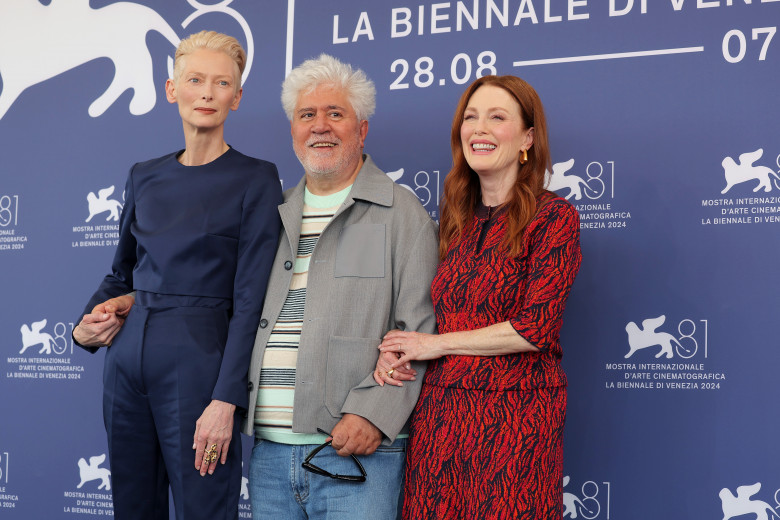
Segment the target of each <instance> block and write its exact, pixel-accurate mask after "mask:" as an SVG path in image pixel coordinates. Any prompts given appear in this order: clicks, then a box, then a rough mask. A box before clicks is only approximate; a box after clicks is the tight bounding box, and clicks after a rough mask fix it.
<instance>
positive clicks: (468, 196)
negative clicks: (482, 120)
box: [439, 76, 550, 260]
mask: <svg viewBox="0 0 780 520" xmlns="http://www.w3.org/2000/svg"><path fill="white" fill-rule="evenodd" d="M483 85H491V86H495V87H499V88H502V89H504V90H506V91H507V92H508V93H509V94H510V95H511V96H512V97H513V98H514V99H515V101H517V103H518V104H519V105H520V112H521V115H522V121H523V125H524V126H525V128H533V129H534V141H533V145H531V148H529V149H528V161H526V163H525V164H522V165H520V168H519V171H518V175H517V181H516V182H515V184H514V186H513V187H512V191H511V192H510V194H509V199H508V200H507V201H506V202H505V203H504V205H506V206H507V224H506V225H507V232H506V235H505V236H504V240H503V242H502V247H504V248H505V250H506V252H507V254H508V255H509V256H517V255H519V254H520V252H521V249H522V243H523V232H524V231H525V228H526V227H527V226H528V224H529V223H530V222H531V220H532V219H533V218H534V216H536V213H537V211H538V208H537V202H536V201H537V198H538V197H539V195H541V194H542V193H543V192H544V191H545V189H544V176H545V171H546V170H547V169H549V168H550V149H549V146H548V141H547V122H546V121H545V118H544V108H543V107H542V101H541V100H540V99H539V95H538V94H537V93H536V91H535V90H534V88H533V87H532V86H531V85H529V84H528V83H526V82H525V81H523V80H522V79H520V78H518V77H516V76H483V77H481V78H479V79H478V80H476V81H475V82H474V83H472V84H471V85H470V86H469V88H467V89H466V91H465V92H464V93H463V95H462V96H461V97H460V101H458V107H457V108H456V110H455V116H454V117H453V119H452V133H451V137H450V141H451V145H452V162H453V166H452V170H450V172H449V173H448V174H447V177H446V179H445V180H444V195H443V196H442V200H441V202H440V204H439V206H440V208H441V219H440V221H439V258H440V259H441V260H443V259H444V256H445V255H446V254H447V250H448V249H449V246H450V244H451V243H452V242H453V241H454V242H455V243H457V242H459V241H460V239H461V237H462V236H463V232H464V230H465V228H466V226H467V225H469V224H470V223H471V221H472V218H473V216H474V210H475V209H476V207H477V203H478V202H479V201H481V197H482V193H481V190H480V186H479V177H478V176H477V174H476V172H475V171H474V170H472V169H471V167H470V166H469V165H468V163H467V162H466V157H465V155H464V154H463V145H462V142H461V138H460V126H461V124H462V123H463V114H464V113H465V111H466V106H467V105H468V102H469V100H470V99H471V96H472V95H473V94H474V92H476V90H477V89H478V88H479V87H481V86H483ZM519 160H520V157H518V164H519Z"/></svg>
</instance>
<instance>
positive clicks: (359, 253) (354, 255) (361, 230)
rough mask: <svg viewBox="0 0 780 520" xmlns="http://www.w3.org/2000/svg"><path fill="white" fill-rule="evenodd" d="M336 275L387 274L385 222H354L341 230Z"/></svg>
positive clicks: (367, 275) (381, 276)
mask: <svg viewBox="0 0 780 520" xmlns="http://www.w3.org/2000/svg"><path fill="white" fill-rule="evenodd" d="M335 276H336V278H341V277H345V276H355V277H359V278H383V277H384V276H385V225H384V224H352V225H349V226H346V227H345V228H344V229H343V230H342V231H341V236H339V245H338V248H337V250H336V269H335Z"/></svg>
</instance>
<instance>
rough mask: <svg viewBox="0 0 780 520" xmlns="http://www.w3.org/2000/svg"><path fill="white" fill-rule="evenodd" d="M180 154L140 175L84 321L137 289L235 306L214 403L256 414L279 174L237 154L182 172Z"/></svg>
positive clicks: (140, 167) (134, 178) (142, 166)
mask: <svg viewBox="0 0 780 520" xmlns="http://www.w3.org/2000/svg"><path fill="white" fill-rule="evenodd" d="M179 154H181V151H179V152H177V153H173V154H169V155H165V156H163V157H160V158H157V159H153V160H150V161H146V162H142V163H137V164H136V165H134V166H133V167H132V168H131V170H130V174H129V176H128V179H127V184H126V186H125V206H124V208H123V210H122V216H121V219H120V223H119V244H118V245H117V249H116V254H115V255H114V260H113V264H112V272H111V274H109V275H107V276H106V277H105V278H104V279H103V282H102V283H101V284H100V287H99V288H98V290H97V291H96V292H95V293H94V294H93V295H92V298H90V300H89V303H88V304H87V306H86V307H85V311H84V313H85V314H87V313H90V312H92V308H93V307H94V306H95V305H97V304H98V303H101V302H103V301H105V300H107V299H109V298H113V297H116V296H120V295H123V294H127V293H129V292H131V291H134V290H136V291H145V292H148V293H153V294H154V295H184V296H194V297H206V298H218V299H222V300H227V301H229V304H230V305H229V306H230V309H231V311H230V313H231V317H230V323H229V326H228V334H227V342H226V344H225V347H224V352H223V358H222V365H221V367H220V373H219V377H218V379H217V383H216V385H215V387H214V391H213V394H212V398H213V399H218V400H221V401H226V402H229V403H233V404H235V405H236V406H239V407H241V408H247V390H246V389H247V386H246V385H247V377H246V376H247V369H248V367H249V358H250V356H251V353H252V347H253V345H254V339H255V334H256V332H257V326H258V322H259V320H260V311H261V309H262V306H263V299H264V296H265V291H266V285H267V282H268V275H269V273H270V271H271V265H272V263H273V259H274V256H275V253H276V246H277V242H278V235H279V230H280V227H281V222H280V219H279V213H278V209H277V206H278V205H279V204H281V202H282V192H281V185H280V182H279V174H278V172H277V170H276V166H275V165H274V164H272V163H270V162H267V161H262V160H259V159H254V158H252V157H247V156H245V155H243V154H241V153H239V152H237V151H235V150H233V149H232V148H231V149H229V150H228V151H227V152H225V153H224V154H223V155H222V156H220V157H219V158H217V159H216V160H214V161H212V162H210V163H208V164H205V165H202V166H184V165H182V164H180V163H179V162H178V161H177V160H176V157H177V156H178V155H179ZM139 341H140V338H139ZM85 348H86V347H85ZM87 350H89V351H91V352H94V351H96V350H97V349H96V348H87Z"/></svg>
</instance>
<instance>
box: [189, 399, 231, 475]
mask: <svg viewBox="0 0 780 520" xmlns="http://www.w3.org/2000/svg"><path fill="white" fill-rule="evenodd" d="M235 411H236V405H234V404H230V403H226V402H224V401H217V400H216V399H214V400H213V401H211V403H210V404H209V405H208V406H207V407H206V409H205V410H204V411H203V414H201V416H200V418H199V419H198V421H197V422H196V423H195V436H194V438H193V441H192V449H193V450H195V469H196V470H198V471H200V476H201V477H202V476H204V475H206V473H207V472H208V474H209V475H212V474H213V473H214V469H215V468H216V467H217V460H219V461H220V462H222V464H224V463H225V462H226V461H227V453H228V448H229V447H230V441H231V439H232V438H233V415H234V414H235ZM212 446H215V448H214V450H211V448H212ZM211 452H215V453H216V457H215V458H214V459H213V460H207V459H206V456H207V455H209V454H210V453H211Z"/></svg>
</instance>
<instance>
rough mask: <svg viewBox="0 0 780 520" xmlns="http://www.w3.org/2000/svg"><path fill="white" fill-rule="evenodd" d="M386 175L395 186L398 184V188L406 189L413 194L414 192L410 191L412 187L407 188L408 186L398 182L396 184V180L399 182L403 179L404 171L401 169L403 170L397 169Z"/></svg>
mask: <svg viewBox="0 0 780 520" xmlns="http://www.w3.org/2000/svg"><path fill="white" fill-rule="evenodd" d="M386 174H387V176H388V177H390V179H391V180H392V181H393V182H394V183H396V184H398V185H399V186H402V187H404V188H406V189H407V190H409V191H411V192H412V193H414V190H413V189H412V187H411V186H409V185H408V184H401V183H400V182H398V180H399V179H400V178H401V177H403V176H404V169H403V168H399V169H397V170H395V171H392V172H386Z"/></svg>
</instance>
